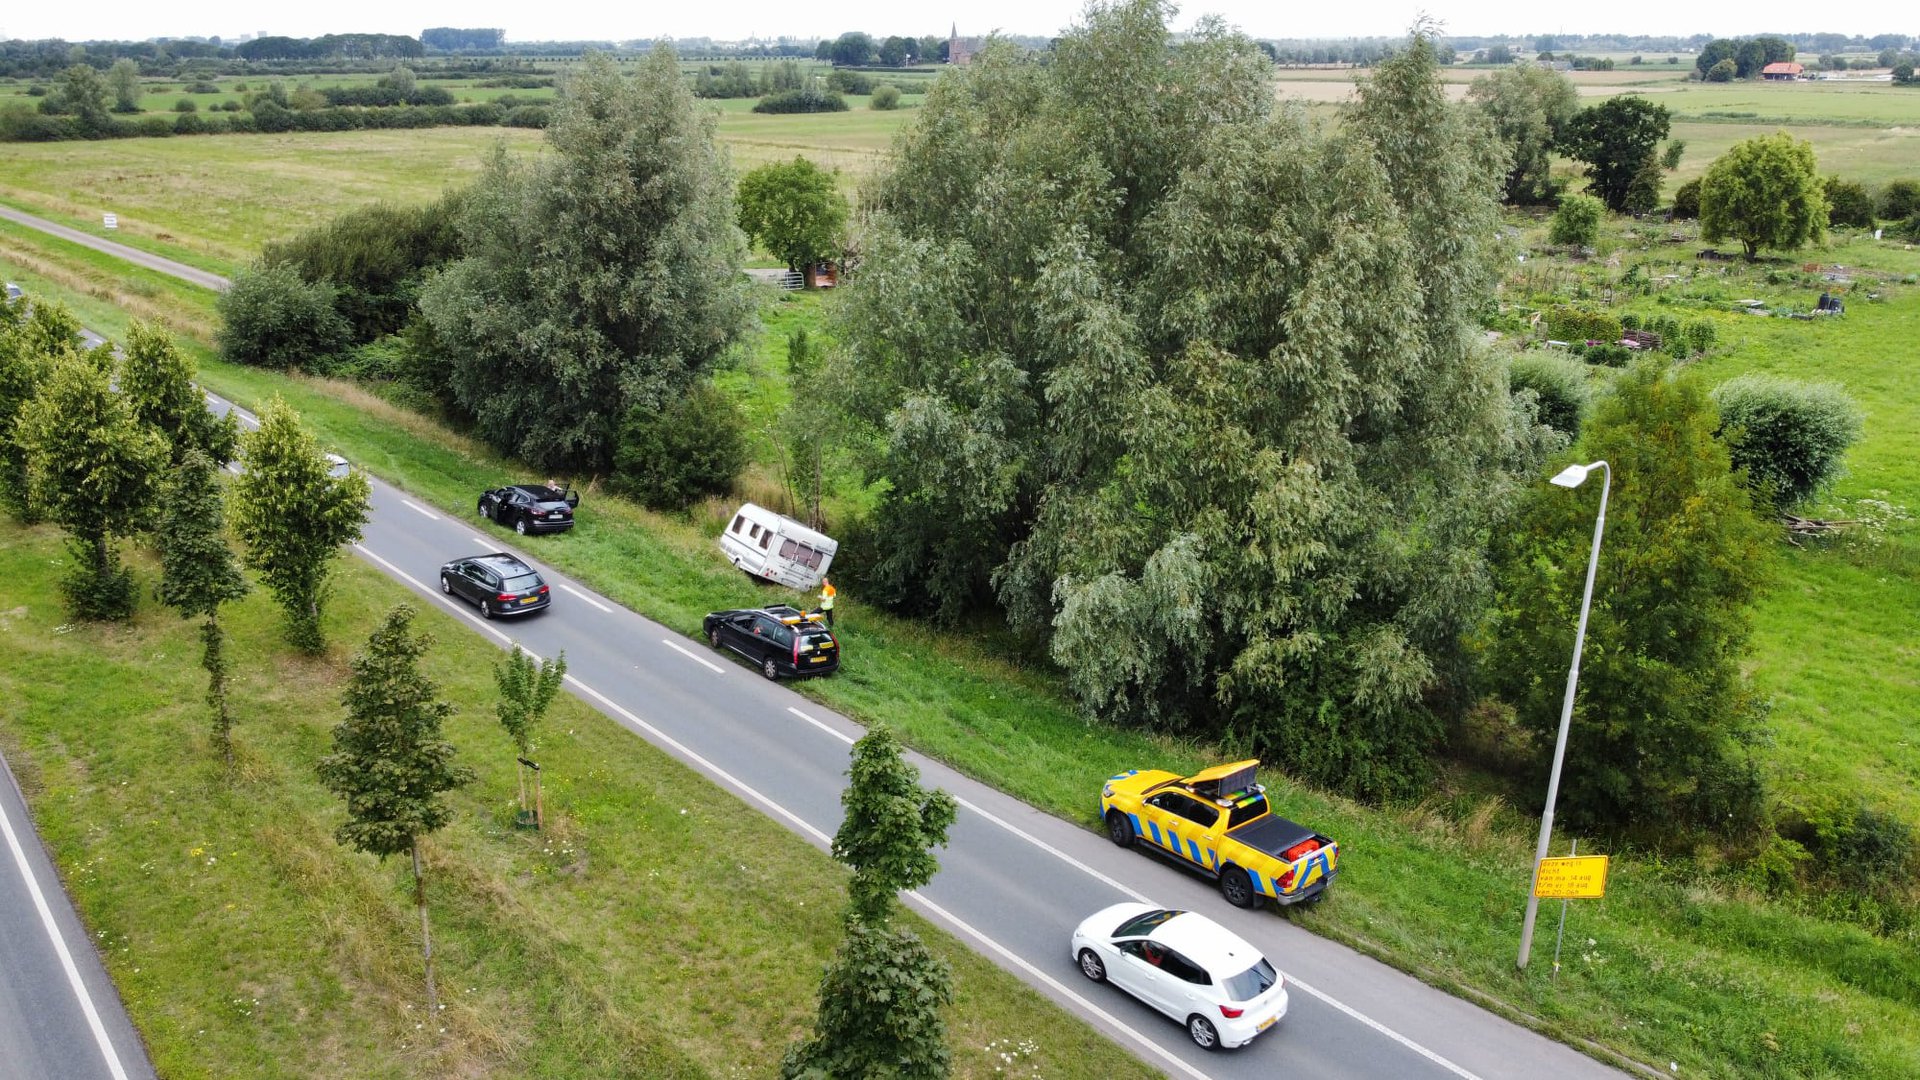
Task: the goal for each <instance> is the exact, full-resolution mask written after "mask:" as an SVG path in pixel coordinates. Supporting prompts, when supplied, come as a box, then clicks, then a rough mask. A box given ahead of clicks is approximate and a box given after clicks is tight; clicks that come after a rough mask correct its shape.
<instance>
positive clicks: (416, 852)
mask: <svg viewBox="0 0 1920 1080" xmlns="http://www.w3.org/2000/svg"><path fill="white" fill-rule="evenodd" d="M410 846H411V847H412V849H413V903H414V906H415V907H417V908H419V909H420V955H421V957H423V958H424V959H425V960H426V962H427V1020H428V1021H429V1022H430V1023H431V1024H433V1025H434V1030H436V1031H437V1030H439V1025H440V994H439V992H438V991H436V990H435V989H434V988H433V932H432V930H431V929H429V928H428V926H427V879H426V877H425V876H424V875H423V874H422V873H421V870H420V838H419V837H417V836H416V837H414V839H413V843H412V845H410Z"/></svg>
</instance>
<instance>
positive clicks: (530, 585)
mask: <svg viewBox="0 0 1920 1080" xmlns="http://www.w3.org/2000/svg"><path fill="white" fill-rule="evenodd" d="M539 587H540V575H538V574H527V575H526V576H524V577H511V578H508V579H507V584H506V591H507V592H532V591H533V590H535V589H537V588H539Z"/></svg>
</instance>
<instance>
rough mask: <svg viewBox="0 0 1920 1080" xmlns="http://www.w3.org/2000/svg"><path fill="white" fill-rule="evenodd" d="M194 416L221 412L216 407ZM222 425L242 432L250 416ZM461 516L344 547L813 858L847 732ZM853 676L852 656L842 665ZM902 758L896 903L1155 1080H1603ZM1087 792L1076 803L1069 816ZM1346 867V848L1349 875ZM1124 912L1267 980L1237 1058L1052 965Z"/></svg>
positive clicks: (388, 512) (380, 528) (1526, 1038)
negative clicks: (929, 835)
mask: <svg viewBox="0 0 1920 1080" xmlns="http://www.w3.org/2000/svg"><path fill="white" fill-rule="evenodd" d="M210 403H211V404H212V405H213V406H214V408H215V409H216V410H217V411H218V410H222V409H224V408H225V405H224V403H222V402H219V401H218V400H217V399H210ZM241 416H242V421H243V423H246V422H248V421H250V420H251V418H250V417H248V416H247V415H246V414H245V413H244V412H242V414H241ZM475 495H476V497H477V495H478V492H476V493H475ZM463 511H464V512H463V513H461V514H457V515H449V514H446V513H444V512H443V511H441V510H440V509H438V508H436V507H431V506H428V505H426V504H425V503H423V502H421V501H419V500H417V499H414V498H411V497H409V496H408V495H407V494H406V493H404V492H402V491H400V490H399V489H397V488H394V487H392V486H390V485H388V484H385V483H382V482H380V481H378V480H374V481H373V515H372V518H371V520H370V521H369V522H368V524H367V527H366V530H365V536H364V538H363V540H362V542H361V543H359V544H356V545H355V546H354V551H355V552H356V553H357V554H358V555H359V556H360V557H361V558H364V559H366V560H368V561H369V562H370V563H372V564H373V565H375V566H377V567H378V568H380V569H381V570H383V571H384V572H386V573H387V574H389V575H391V576H392V577H394V578H395V579H397V580H399V581H400V582H402V583H403V584H404V585H405V587H406V588H408V589H409V590H411V591H413V592H415V593H417V594H419V595H420V596H421V597H422V598H424V599H425V600H426V602H427V603H429V604H436V603H437V604H440V605H443V606H444V608H445V609H446V610H448V611H449V612H451V613H453V614H454V615H455V616H456V617H457V618H460V619H463V620H465V621H466V622H467V623H469V624H470V625H471V626H472V627H473V628H474V629H475V630H476V631H477V632H479V633H483V634H486V635H488V636H490V637H491V638H493V639H494V640H495V641H496V642H497V643H498V644H500V645H501V646H502V647H503V648H504V647H506V646H507V645H508V644H510V643H518V644H519V645H520V646H521V647H522V648H525V649H526V650H528V651H529V652H532V653H534V654H536V655H539V656H548V657H550V656H553V655H555V654H557V653H559V652H561V651H564V652H565V653H566V655H567V664H568V675H567V683H568V689H569V690H570V691H571V692H572V693H574V694H575V695H577V696H578V697H580V698H581V699H583V700H584V701H586V702H587V703H588V704H590V705H592V706H594V707H595V708H597V709H599V710H600V711H601V712H603V713H605V714H606V715H608V716H610V717H612V718H613V719H614V720H616V721H617V722H619V723H620V724H622V725H624V726H626V727H627V728H628V729H629V730H631V731H633V732H634V733H635V734H637V735H639V736H640V737H642V738H645V739H647V740H648V741H649V742H651V743H653V744H655V745H657V746H659V747H661V748H662V749H664V750H666V751H667V752H668V753H671V754H673V755H674V756H675V757H677V758H679V759H680V760H682V761H684V762H686V763H688V764H689V765H691V766H692V767H693V768H695V769H696V770H698V771H699V772H701V773H703V774H704V775H706V776H708V777H709V778H711V779H712V780H713V781H715V782H716V783H717V784H719V785H720V786H721V787H723V788H726V789H728V790H729V791H731V792H733V793H734V794H736V795H737V796H739V797H740V798H741V799H742V800H743V801H744V802H746V803H747V804H748V805H749V806H751V807H753V808H754V809H757V810H760V811H762V812H764V813H767V814H769V815H770V816H772V817H774V818H775V819H776V820H778V821H780V822H782V823H783V824H785V825H787V826H788V827H789V828H791V829H793V830H794V831H795V832H797V833H799V834H800V835H801V836H803V837H805V838H806V839H808V840H809V841H810V842H812V843H814V844H815V845H816V846H818V847H822V848H824V847H825V846H826V845H827V840H828V837H830V836H831V835H832V834H833V832H834V830H835V829H836V828H837V827H838V825H839V822H840V817H841V807H840V793H841V791H842V789H843V787H844V786H845V771H846V768H847V763H848V752H849V748H850V746H851V744H852V742H853V740H854V739H856V738H858V737H859V735H860V734H861V730H862V729H861V728H860V727H859V726H858V725H856V724H855V723H853V722H852V721H850V720H848V719H846V718H845V717H842V716H840V715H838V714H836V713H833V712H831V711H829V710H826V709H824V708H822V707H820V706H818V705H816V704H814V703H813V702H811V701H809V700H808V699H806V698H804V697H801V696H800V695H798V694H796V693H794V692H793V691H792V690H790V689H788V688H786V687H785V686H781V685H776V684H773V683H769V682H767V681H766V680H764V679H762V678H761V677H760V675H759V674H758V673H757V672H756V671H754V670H753V669H750V668H748V667H746V666H745V665H744V664H742V663H738V662H736V661H735V660H734V659H733V658H732V654H729V653H721V652H717V651H714V650H711V649H709V648H708V647H707V646H706V645H705V644H704V643H702V642H696V641H692V640H689V639H687V638H684V637H682V636H680V635H678V634H676V633H674V632H673V631H671V630H668V629H666V628H665V627H662V626H660V625H659V624H657V623H654V622H652V621H651V620H648V619H645V618H643V617H641V616H639V615H637V614H635V613H633V612H631V611H628V610H625V609H623V608H621V607H619V606H618V605H617V604H615V603H613V602H612V601H610V600H608V599H606V598H605V597H602V596H599V595H597V594H595V593H594V592H593V591H592V590H591V589H589V588H587V587H586V586H585V585H583V584H581V583H579V582H577V581H574V580H573V579H571V578H569V577H567V576H566V575H564V574H561V573H558V572H556V571H555V570H553V569H552V568H550V567H548V566H546V565H545V564H544V563H543V562H542V561H541V560H540V559H539V558H538V557H537V553H538V552H539V550H540V548H541V546H542V545H543V544H546V543H555V542H559V543H564V542H565V541H564V539H560V538H547V539H545V540H542V539H539V538H532V539H529V540H527V541H526V542H524V543H516V544H508V543H505V542H504V541H503V539H502V538H503V537H505V536H507V535H510V534H507V533H505V532H503V531H496V530H494V529H493V527H492V526H491V525H490V524H488V523H486V522H484V521H483V520H481V519H480V518H479V517H478V516H477V515H476V514H475V513H474V512H473V511H472V509H471V508H463ZM484 551H513V552H515V553H516V554H519V555H520V556H521V557H523V558H526V559H527V560H528V561H529V562H531V563H533V564H534V565H535V566H536V567H538V568H539V569H540V571H541V573H542V574H543V575H544V576H545V577H546V579H547V581H548V582H549V583H550V584H552V585H553V587H554V603H553V606H552V608H551V609H549V610H547V611H546V612H544V613H541V614H537V615H533V616H529V617H526V618H525V619H524V620H523V621H508V620H494V621H491V622H489V621H484V620H482V619H481V618H480V617H479V616H478V615H477V614H476V613H475V612H474V610H473V609H472V608H471V607H470V606H469V605H467V604H466V603H465V602H463V601H457V600H454V599H453V598H451V597H447V596H445V595H443V594H442V593H441V591H440V590H439V588H438V573H439V568H440V566H441V564H442V563H443V562H445V561H446V560H448V559H450V558H453V557H455V556H459V555H465V554H473V553H476V552H484ZM334 602H335V603H341V602H345V600H344V598H337V599H336V600H335V601H334ZM383 602H384V601H383ZM859 662H860V658H859V655H858V653H857V652H855V653H853V654H851V655H848V656H846V657H845V658H844V660H843V663H846V664H857V663H859ZM911 758H912V760H913V761H914V763H915V764H916V765H918V767H919V768H920V770H921V773H922V777H923V779H924V780H925V781H926V782H928V783H931V784H935V785H937V786H939V787H942V788H945V789H946V790H948V791H950V792H952V793H953V794H954V795H955V796H956V797H958V799H959V800H960V805H961V812H960V816H959V820H958V821H957V823H956V824H955V826H954V829H953V831H952V834H951V837H950V840H951V843H950V844H949V846H948V847H947V848H945V849H943V850H942V851H941V852H940V859H941V864H942V868H941V871H940V873H939V875H938V876H937V877H936V878H935V879H934V880H933V881H932V882H931V883H930V884H929V885H928V886H927V887H926V888H925V889H924V890H921V891H920V892H919V893H916V894H913V895H911V896H910V897H909V901H910V902H911V903H912V904H913V905H914V906H915V907H917V908H918V909H919V910H921V911H922V912H923V913H925V914H927V915H928V916H929V917H931V918H932V919H933V920H934V921H935V922H936V923H939V924H941V925H943V926H945V927H946V928H947V929H949V930H951V931H952V932H953V933H954V934H955V935H956V936H957V937H959V938H960V940H962V941H964V942H966V943H967V944H968V945H970V946H972V947H973V948H975V949H976V950H977V951H979V952H980V953H982V954H983V955H985V956H986V957H987V958H989V959H990V960H992V961H993V962H995V963H997V964H999V965H1000V966H1001V967H1003V968H1005V969H1007V970H1009V971H1011V972H1012V973H1013V974H1015V975H1016V976H1018V977H1019V978H1021V979H1023V980H1025V981H1026V982H1027V983H1028V984H1029V985H1031V986H1033V987H1034V988H1035V989H1037V990H1038V991H1039V992H1041V993H1042V994H1045V995H1046V996H1047V997H1049V998H1051V999H1052V1000H1054V1001H1056V1002H1058V1003H1060V1004H1061V1005H1063V1006H1064V1007H1066V1008H1068V1009H1070V1010H1072V1011H1073V1012H1075V1013H1077V1014H1079V1015H1081V1016H1082V1017H1084V1018H1086V1019H1087V1020H1088V1021H1090V1022H1091V1023H1093V1024H1094V1025H1095V1026H1096V1027H1097V1028H1098V1029H1099V1030H1100V1031H1102V1032H1103V1033H1104V1034H1105V1035H1107V1036H1108V1037H1110V1038H1112V1039H1113V1040H1114V1041H1115V1042H1117V1043H1118V1044H1120V1045H1121V1046H1124V1047H1126V1048H1127V1049H1129V1050H1131V1051H1133V1052H1134V1053H1136V1054H1138V1055H1139V1056H1140V1057H1141V1058H1142V1059H1143V1060H1145V1061H1146V1062H1147V1063H1148V1064H1150V1065H1152V1066H1154V1067H1156V1068H1159V1069H1161V1070H1163V1071H1165V1072H1166V1073H1168V1074H1169V1075H1170V1076H1175V1077H1183V1076H1184V1077H1192V1078H1196V1080H1199V1078H1219V1080H1229V1078H1232V1080H1239V1078H1248V1080H1251V1078H1254V1077H1260V1078H1263V1080H1264V1078H1267V1077H1270V1076H1273V1075H1298V1076H1311V1077H1352V1078H1377V1077H1392V1078H1425V1077H1433V1078H1444V1077H1461V1078H1473V1077H1483V1078H1487V1080H1494V1078H1509V1077H1510V1078H1514V1080H1521V1078H1526V1080H1532V1078H1537V1077H1553V1078H1569V1080H1579V1078H1586V1077H1614V1078H1617V1077H1620V1076H1622V1075H1623V1074H1621V1073H1619V1072H1617V1071H1615V1070H1613V1069H1611V1068H1608V1067H1606V1066H1603V1065H1601V1064H1600V1063H1598V1062H1596V1061H1594V1060H1593V1059H1591V1058H1588V1057H1586V1056H1585V1055H1583V1054H1580V1053H1578V1052H1576V1051H1574V1050H1573V1049H1571V1048H1569V1047H1567V1046H1565V1045H1563V1044H1560V1043H1557V1042H1554V1041H1552V1040H1550V1039H1547V1038H1545V1037H1543V1036H1541V1035H1538V1034H1535V1033H1534V1032H1531V1031H1529V1030H1527V1029H1525V1028H1523V1027H1520V1026H1519V1025H1517V1024H1514V1023H1512V1022H1510V1021H1507V1020H1505V1019H1502V1018H1501V1017H1498V1016H1496V1015H1494V1014H1492V1013H1489V1012H1487V1011H1485V1010H1482V1009H1480V1008H1478V1007H1476V1006H1473V1005H1471V1004H1469V1003H1468V1002H1466V1001H1464V1000H1462V999H1460V998H1456V997H1453V996H1452V995H1449V994H1446V993H1443V992H1441V991H1439V990H1435V989H1433V988H1432V987H1429V986H1427V985H1426V984H1424V983H1421V982H1420V981H1418V980H1417V979H1414V978H1412V977H1410V976H1407V975H1404V974H1402V973H1400V972H1398V971H1396V970H1394V969H1392V968H1389V967H1387V966H1385V965H1383V964H1380V963H1378V962H1376V961H1373V960H1371V959H1369V958H1367V957H1365V956H1362V955H1360V954H1358V953H1355V952H1353V951H1352V950H1350V949H1347V948H1345V947H1344V946H1341V945H1338V944H1336V943H1334V942H1331V941H1328V940H1326V939H1324V938H1320V937H1316V936H1315V935H1313V934H1310V933H1308V932H1306V931H1304V930H1301V929H1299V928H1297V927H1295V926H1294V925H1293V924H1291V923H1290V922H1288V921H1287V920H1286V919H1285V918H1283V917H1281V916H1280V915H1278V914H1276V913H1274V912H1273V911H1271V910H1261V911H1242V910H1239V909H1236V908H1233V907H1230V906H1229V905H1227V903H1226V901H1225V900H1223V899H1222V898H1221V897H1220V894H1219V893H1218V891H1217V890H1216V889H1215V888H1214V887H1213V886H1212V885H1211V884H1210V883H1207V882H1204V881H1201V880H1199V879H1197V878H1194V877H1191V876H1189V875H1187V874H1184V873H1182V872H1181V871H1179V870H1177V869H1174V868H1172V867H1169V866H1166V865H1164V864H1162V863H1160V862H1159V861H1158V860H1155V859H1153V858H1151V857H1149V856H1147V855H1144V854H1141V853H1138V852H1131V851H1123V850H1121V849H1119V848H1116V847H1114V846H1113V845H1112V844H1110V843H1109V842H1107V840H1106V839H1105V838H1104V837H1103V836H1101V835H1099V834H1096V833H1094V832H1091V831H1089V830H1087V829H1085V828H1082V827H1080V826H1077V825H1074V824H1071V823H1069V822H1066V821H1063V820H1061V819H1059V818H1055V817H1053V816H1051V815H1049V814H1045V813H1042V812H1041V811H1038V810H1035V809H1034V808H1032V807H1030V806H1027V805H1026V804H1024V803H1021V802H1019V801H1018V800H1016V799H1013V798H1012V797H1010V796H1007V795H1004V794H1002V793H1000V792H998V791H996V790H994V789H992V788H989V787H987V786H986V785H984V784H980V783H978V782H976V781H973V780H970V779H968V778H966V777H963V776H960V775H959V774H957V773H955V772H954V771H953V770H951V769H949V768H947V767H945V766H943V765H941V764H939V763H937V762H934V761H931V760H928V759H926V758H923V757H921V756H919V755H917V754H915V755H911ZM1141 765H1142V767H1150V766H1152V765H1153V763H1152V762H1142V763H1141ZM1095 794H1096V793H1095V792H1094V791H1092V790H1089V791H1088V793H1087V798H1088V803H1089V806H1091V805H1092V804H1093V800H1094V797H1095ZM1366 857H1367V856H1366V853H1365V852H1364V851H1348V852H1347V859H1348V860H1350V861H1351V860H1354V859H1363V858H1366ZM1339 887H1340V886H1339V885H1336V886H1335V888H1339ZM1125 899H1132V900H1141V901H1145V902H1149V903H1154V904H1159V905H1163V906H1169V907H1178V908H1183V909H1191V910H1196V911H1200V912H1203V913H1205V914H1207V915H1208V916H1209V917H1211V918H1213V919H1215V920H1217V921H1219V922H1221V923H1223V924H1225V925H1227V926H1228V927H1230V928H1232V929H1233V930H1234V931H1235V932H1237V933H1239V934H1240V935H1241V936H1242V937H1244V938H1246V939H1247V940H1248V941H1250V942H1252V943H1253V944H1254V945H1255V946H1257V947H1258V948H1259V949H1260V950H1261V951H1262V952H1264V953H1265V954H1266V955H1267V957H1268V958H1269V959H1271V960H1272V961H1273V963H1274V965H1275V966H1276V967H1278V968H1279V969H1280V970H1281V972H1282V973H1283V974H1284V975H1285V977H1286V980H1287V986H1288V991H1289V993H1290V995H1291V1008H1290V1011H1289V1013H1288V1015H1287V1018H1286V1019H1285V1020H1283V1021H1282V1022H1281V1023H1280V1024H1279V1025H1278V1026H1277V1027H1275V1028H1274V1029H1272V1030H1270V1031H1268V1032H1267V1033H1265V1034H1264V1035H1262V1036H1260V1037H1259V1038H1258V1039H1257V1040H1255V1041H1254V1042H1253V1044H1252V1045H1250V1046H1248V1047H1246V1048H1243V1049H1241V1050H1238V1051H1230V1052H1224V1053H1212V1054H1210V1053H1208V1052H1206V1051H1203V1050H1200V1049H1199V1048H1198V1047H1195V1046H1194V1045H1193V1044H1192V1043H1191V1042H1189V1041H1188V1040H1187V1038H1186V1033H1185V1031H1184V1029H1183V1028H1182V1027H1181V1026H1180V1025H1178V1024H1177V1023H1175V1022H1173V1021H1171V1020H1168V1019H1166V1018H1164V1017H1162V1016H1160V1014H1158V1013H1155V1012H1152V1011H1150V1010H1149V1009H1147V1008H1146V1007H1145V1006H1143V1005H1140V1004H1138V1003H1136V1002H1134V1001H1133V1000H1132V999H1131V998H1129V997H1127V996H1126V995H1124V994H1122V993H1120V992H1119V991H1116V990H1113V989H1112V988H1110V987H1106V986H1100V985H1095V984H1092V983H1089V982H1088V981H1087V980H1085V978H1084V977H1082V976H1081V975H1080V974H1079V971H1078V969H1077V967H1076V966H1075V965H1074V963H1073V961H1072V959H1071V957H1069V956H1068V955H1067V938H1068V935H1069V934H1070V933H1071V931H1072V929H1073V927H1074V926H1075V925H1077V923H1078V922H1079V920H1080V919H1081V918H1083V917H1084V916H1085V915H1086V914H1088V913H1090V912H1092V911H1094V910H1097V909H1099V908H1101V907H1104V906H1106V905H1108V904H1111V903H1115V902H1118V901H1120V900H1125ZM1042 1037H1044V1035H1043V1036H1042ZM0 1045H3V1044H0ZM4 1060H5V1058H4V1057H0V1061H4ZM0 1068H3V1066H0ZM99 1075H104V1074H99ZM4 1076H5V1074H4V1072H0V1078H4Z"/></svg>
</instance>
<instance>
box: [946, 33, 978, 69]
mask: <svg viewBox="0 0 1920 1080" xmlns="http://www.w3.org/2000/svg"><path fill="white" fill-rule="evenodd" d="M972 62H973V42H971V41H969V40H968V39H966V38H963V37H961V36H960V24H959V23H953V24H952V29H951V30H950V31H949V32H948V34H947V63H949V64H959V65H961V66H962V67H964V66H966V65H967V64H970V63H972Z"/></svg>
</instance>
